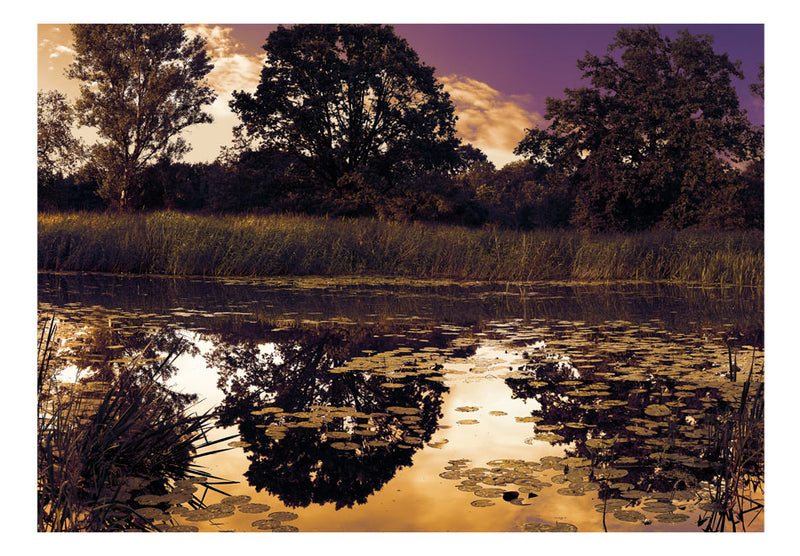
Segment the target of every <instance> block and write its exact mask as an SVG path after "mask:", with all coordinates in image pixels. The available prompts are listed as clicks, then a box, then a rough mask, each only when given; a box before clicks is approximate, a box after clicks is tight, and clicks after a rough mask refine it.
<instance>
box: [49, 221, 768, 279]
mask: <svg viewBox="0 0 800 556" xmlns="http://www.w3.org/2000/svg"><path fill="white" fill-rule="evenodd" d="M38 264H39V269H40V270H50V271H94V272H113V273H133V274H166V275H182V276H187V275H201V276H304V275H318V276H352V275H363V276H400V277H413V278H426V279H431V278H448V279H458V280H481V281H512V282H518V281H519V282H522V281H540V280H574V281H617V280H641V281H675V282H686V283H701V284H709V285H712V284H713V285H722V284H731V285H747V286H762V285H763V280H764V278H763V275H764V235H763V232H760V231H735V232H713V233H712V232H699V231H656V232H645V233H636V234H613V235H600V236H598V235H589V234H585V233H581V232H578V231H563V230H537V231H527V232H522V231H514V230H503V229H495V228H480V229H473V228H464V227H459V226H449V225H440V224H432V223H420V222H411V223H408V222H386V221H380V220H375V219H366V218H365V219H335V218H325V217H311V216H293V215H257V216H256V215H244V216H232V215H217V216H209V215H198V214H186V213H177V212H169V211H163V212H153V213H142V214H113V213H81V212H77V213H52V214H40V215H39V218H38Z"/></svg>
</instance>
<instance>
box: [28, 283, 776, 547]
mask: <svg viewBox="0 0 800 556" xmlns="http://www.w3.org/2000/svg"><path fill="white" fill-rule="evenodd" d="M38 281H39V283H38V292H39V298H38V312H39V320H40V325H41V328H42V330H44V329H46V322H48V319H51V318H54V319H55V323H56V332H55V338H54V341H53V351H52V361H51V367H50V372H51V373H52V375H53V385H56V386H58V387H59V388H61V389H62V390H63V391H67V392H69V393H70V395H72V396H74V395H75V393H76V392H80V393H82V394H81V395H83V393H88V392H94V393H95V394H94V396H95V398H96V399H99V398H102V395H103V391H104V387H105V388H107V385H108V384H110V383H111V382H112V381H114V380H115V378H116V377H118V376H120V374H121V373H123V369H126V370H125V371H124V373H127V375H126V376H128V375H129V376H131V377H135V378H132V379H130V380H131V382H130V383H129V384H133V385H136V388H141V384H142V382H141V381H142V379H141V376H147V377H151V378H153V377H154V380H157V382H158V394H157V395H158V396H160V397H159V398H158V400H161V402H160V403H162V405H163V407H165V408H169V410H170V411H173V412H174V414H175V415H177V414H192V415H197V414H201V415H202V414H206V412H210V413H208V415H209V416H211V417H213V421H211V425H208V426H207V428H206V429H204V431H203V435H202V438H203V442H205V443H206V446H205V447H203V446H199V445H196V446H195V448H196V450H194V452H193V451H192V450H188V451H186V452H185V453H184V452H181V454H182V455H181V456H180V457H179V458H178V457H177V456H175V455H174V453H173V454H172V457H173V459H172V460H170V462H171V463H170V466H166V465H161V467H159V466H156V465H155V464H153V463H152V461H151V460H154V459H155V457H150V456H149V455H148V454H140V455H138V456H136V458H133V456H130V455H127V456H126V457H128V458H133V459H135V461H136V462H138V463H137V464H136V465H133V464H129V465H127V467H126V466H124V465H122V464H121V463H118V462H122V461H128V460H125V459H124V458H123V457H122V456H119V457H117V459H115V460H114V461H115V462H117V463H114V465H116V467H115V468H114V469H115V470H116V471H115V473H114V474H113V477H112V476H111V475H109V477H111V478H106V479H104V480H106V481H111V482H112V483H113V485H111V486H113V487H114V489H116V490H115V493H116V494H115V496H117V498H116V500H117V502H118V503H119V508H118V511H119V512H122V513H121V514H120V515H123V517H122V518H119V519H118V521H116V522H114V523H116V524H123V525H124V524H127V526H131V524H135V526H142V524H143V523H144V524H146V527H145V528H148V527H149V528H155V529H158V530H174V531H264V532H283V531H287V532H288V531H299V532H314V531H337V532H338V531H341V532H362V531H381V532H388V531H438V532H443V531H464V532H467V531H483V532H513V531H532V532H533V531H582V532H583V531H635V532H647V531H661V532H663V531H676V532H677V531H704V530H725V531H731V530H736V531H742V530H746V531H763V528H764V511H763V501H764V484H763V469H764V452H763V379H764V353H763V313H764V304H763V289H761V288H738V287H737V288H733V287H731V288H723V287H699V286H689V285H670V284H645V283H612V284H575V283H533V284H486V283H463V282H448V281H411V280H396V279H381V278H374V279H369V278H352V279H344V278H342V279H328V278H296V279H277V278H274V279H246V278H237V279H234V278H225V279H204V278H171V277H135V276H117V275H100V274H48V273H40V274H39V276H38ZM137 373H138V374H137ZM104 385H106V386H104ZM136 391H137V392H138V391H139V390H136ZM148 392H150V391H149V390H148ZM87 395H88V394H87ZM148 395H151V394H148ZM743 400H744V401H743ZM87 407H94V406H91V405H89V406H87ZM86 411H87V412H88V413H87V415H89V418H88V420H91V417H92V411H97V410H86ZM164 411H165V412H166V411H167V410H166V409H165V410H164ZM40 413H41V411H40ZM165 414H166V413H165ZM169 415H173V413H170V414H169ZM152 418H153V419H156V418H159V419H163V418H164V417H163V416H158V417H152ZM170 418H172V417H170ZM88 420H87V419H84V420H82V421H80V422H81V423H83V422H88ZM144 421H145V422H141V423H135V425H134V426H133V429H136V430H140V431H144V433H146V432H147V430H148V427H149V426H150V425H149V423H148V422H146V421H147V419H144ZM87 426H88V425H87ZM78 428H80V426H79V425H78ZM126 430H127V429H126ZM159 430H160V429H159ZM144 433H143V434H144ZM121 434H122V433H121ZM126 434H127V433H126ZM179 436H180V435H176V437H175V443H176V445H177V444H178V443H179ZM185 436H186V435H184V436H182V437H180V438H184V437H185ZM180 446H182V447H183V448H182V450H183V449H184V448H185V443H182V444H180ZM114 447H115V448H116V444H115V445H114ZM172 452H174V451H172ZM195 452H196V453H195ZM115 457H116V456H115ZM137 458H138V459H137ZM175 462H179V463H180V464H179V465H178V464H176V463H175ZM41 466H42V464H41V460H40V467H41ZM147 466H150V467H147ZM145 468H146V469H148V470H149V471H148V472H144V471H143V469H145ZM153 469H160V470H161V471H160V473H161V476H154V472H153V471H152V470H153ZM62 471H63V470H62ZM40 472H41V469H40ZM106 487H108V485H106V486H104V487H103V488H106ZM112 490H113V489H112ZM84 494H85V493H84ZM126 512H127V513H126ZM109 523H110V522H109ZM123 528H124V527H123Z"/></svg>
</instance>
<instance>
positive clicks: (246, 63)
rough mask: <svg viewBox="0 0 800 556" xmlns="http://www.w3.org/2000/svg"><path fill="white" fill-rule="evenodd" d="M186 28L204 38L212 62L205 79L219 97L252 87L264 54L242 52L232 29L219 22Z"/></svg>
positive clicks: (256, 81)
mask: <svg viewBox="0 0 800 556" xmlns="http://www.w3.org/2000/svg"><path fill="white" fill-rule="evenodd" d="M186 31H187V33H189V34H191V35H199V36H201V37H203V38H204V39H206V51H207V52H208V56H209V58H211V63H212V64H214V69H213V70H211V72H210V73H209V74H208V77H207V78H208V82H209V83H210V84H211V86H212V87H213V88H214V90H216V91H217V93H218V94H219V95H220V96H223V97H230V94H231V93H232V92H233V91H235V90H252V89H255V87H256V86H257V85H258V81H259V79H260V77H261V67H262V66H263V64H264V56H263V55H258V56H256V55H248V54H245V53H244V50H245V48H244V46H243V45H242V44H241V43H240V42H238V41H237V40H236V39H235V38H234V37H233V36H232V31H233V29H231V28H230V27H222V26H220V25H213V26H209V25H188V26H186Z"/></svg>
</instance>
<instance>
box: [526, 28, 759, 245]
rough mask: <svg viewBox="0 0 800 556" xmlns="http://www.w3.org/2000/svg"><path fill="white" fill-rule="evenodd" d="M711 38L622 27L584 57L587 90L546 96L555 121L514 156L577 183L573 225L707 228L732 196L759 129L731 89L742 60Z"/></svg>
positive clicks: (536, 132) (543, 172) (528, 136)
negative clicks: (718, 49) (708, 218)
mask: <svg viewBox="0 0 800 556" xmlns="http://www.w3.org/2000/svg"><path fill="white" fill-rule="evenodd" d="M712 42H713V39H712V37H710V36H706V35H698V36H694V35H691V34H689V33H688V32H686V31H684V32H681V33H679V35H678V37H677V38H676V39H674V40H672V39H670V38H668V37H664V36H662V35H661V34H660V31H659V30H658V28H655V27H645V28H622V29H620V30H619V31H618V32H617V35H616V38H615V40H614V42H612V43H611V45H610V46H609V47H608V53H607V54H606V55H605V56H603V57H602V58H601V57H599V56H596V55H593V54H590V53H587V54H586V56H585V57H584V58H583V59H581V60H579V61H578V68H579V69H580V70H581V71H582V72H583V78H584V79H587V80H589V83H590V85H589V86H584V87H581V88H577V89H566V90H565V95H566V98H563V99H557V98H548V99H547V113H546V114H545V117H546V118H547V119H549V120H551V123H550V125H549V126H548V127H547V128H546V129H532V130H527V131H526V136H525V138H524V139H523V140H522V141H521V142H520V144H519V145H518V147H517V149H516V150H515V152H516V153H517V154H519V155H524V156H527V157H529V159H530V160H531V162H532V163H533V164H534V166H535V167H536V168H537V170H538V171H539V172H540V175H542V176H548V177H549V178H550V179H555V180H556V181H562V180H566V181H568V182H569V183H570V184H571V186H572V187H574V188H575V195H576V198H575V206H574V212H573V214H572V220H573V222H574V223H576V224H578V225H579V226H581V227H584V228H588V229H591V230H595V231H602V230H640V229H646V228H651V227H654V226H658V225H663V226H668V227H675V228H684V227H688V226H693V225H703V224H704V222H703V215H704V212H705V210H706V209H708V208H709V206H713V203H714V201H717V202H728V201H731V200H732V199H725V198H724V197H725V196H726V195H727V196H729V197H736V195H735V193H733V194H731V193H728V192H726V191H725V190H726V189H729V188H737V187H739V185H738V183H739V180H740V176H739V173H738V171H737V170H736V168H735V166H734V164H735V163H742V162H744V161H747V160H750V159H752V157H753V156H754V154H755V152H756V151H757V149H758V144H759V141H760V134H759V132H758V131H757V130H754V129H753V128H752V127H751V126H750V124H749V123H748V121H747V119H746V116H745V112H744V111H743V110H741V109H740V107H739V101H738V97H737V95H736V91H735V90H734V88H733V87H732V85H731V79H733V78H739V79H741V78H743V74H742V72H741V70H740V64H739V63H738V62H737V63H734V62H732V61H731V60H730V59H729V58H728V55H727V54H722V55H719V54H716V53H715V52H714V50H713V47H712ZM715 195H716V197H715ZM731 210H733V211H735V210H738V207H735V206H734V207H733V208H732V209H731ZM748 224H751V223H749V222H748Z"/></svg>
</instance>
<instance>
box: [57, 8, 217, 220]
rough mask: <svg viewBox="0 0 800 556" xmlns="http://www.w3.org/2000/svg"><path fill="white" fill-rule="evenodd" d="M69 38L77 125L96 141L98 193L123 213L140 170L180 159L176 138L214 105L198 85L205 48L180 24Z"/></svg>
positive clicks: (205, 64)
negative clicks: (77, 88)
mask: <svg viewBox="0 0 800 556" xmlns="http://www.w3.org/2000/svg"><path fill="white" fill-rule="evenodd" d="M72 35H73V39H74V49H75V60H74V62H73V63H72V65H71V66H70V67H69V69H68V72H67V75H68V76H69V77H70V78H73V79H80V80H82V81H84V84H83V85H82V86H81V97H80V98H79V100H78V102H77V104H76V109H77V112H78V122H79V124H80V125H85V126H92V127H95V128H97V132H98V134H99V136H100V138H101V142H99V143H98V144H96V145H95V146H94V148H93V152H92V154H93V157H94V159H95V161H96V162H97V164H98V166H99V167H100V168H102V169H103V172H104V179H103V183H102V186H101V189H100V194H101V195H102V196H103V197H104V198H106V199H107V200H108V201H110V202H111V203H112V204H114V205H117V206H119V207H120V208H126V207H129V206H130V200H131V197H132V195H133V194H134V193H135V192H136V189H137V187H139V186H140V182H139V175H140V172H141V171H142V169H143V168H145V167H146V166H147V165H149V164H153V163H155V162H157V161H159V160H162V161H163V160H166V161H172V160H178V159H180V157H181V156H182V155H183V154H184V153H186V152H187V151H188V150H189V148H190V147H189V146H188V144H187V143H186V142H185V141H184V140H183V138H181V137H180V136H179V134H180V132H181V131H182V130H183V129H184V128H186V127H188V126H191V125H195V124H199V123H206V122H211V121H212V119H211V116H209V115H208V114H206V113H205V112H203V110H202V108H203V106H204V105H206V104H210V103H211V102H213V101H214V98H215V95H214V93H213V91H212V90H211V88H210V87H208V86H207V85H205V84H203V81H202V80H203V79H204V77H205V76H206V75H207V74H208V72H209V71H211V69H212V65H211V64H210V63H209V59H208V56H207V54H206V51H205V44H206V43H205V40H204V39H202V38H201V37H194V38H190V37H188V36H187V35H186V33H185V31H184V30H183V28H182V26H181V25H121V24H117V25H73V26H72Z"/></svg>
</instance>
